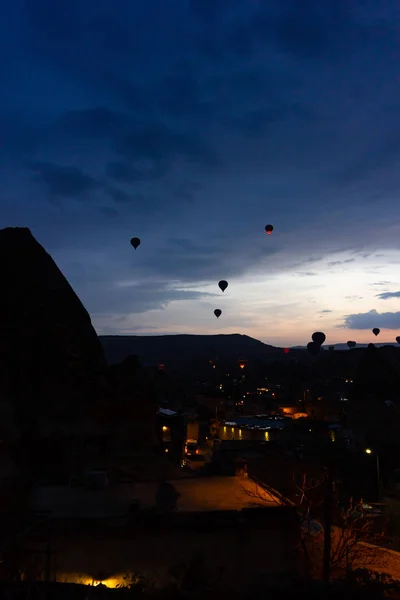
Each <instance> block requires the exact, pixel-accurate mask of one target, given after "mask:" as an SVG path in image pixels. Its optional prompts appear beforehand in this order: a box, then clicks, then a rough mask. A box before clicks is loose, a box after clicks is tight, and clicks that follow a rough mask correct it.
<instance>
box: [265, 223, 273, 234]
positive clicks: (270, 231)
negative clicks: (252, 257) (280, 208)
mask: <svg viewBox="0 0 400 600" xmlns="http://www.w3.org/2000/svg"><path fill="white" fill-rule="evenodd" d="M273 230H274V228H273V226H272V225H266V226H265V231H266V232H267V233H268V235H271V233H272V232H273Z"/></svg>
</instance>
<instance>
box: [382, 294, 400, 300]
mask: <svg viewBox="0 0 400 600" xmlns="http://www.w3.org/2000/svg"><path fill="white" fill-rule="evenodd" d="M377 296H378V298H380V299H381V300H389V299H390V298H400V292H383V293H382V294H377Z"/></svg>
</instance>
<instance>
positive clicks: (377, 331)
mask: <svg viewBox="0 0 400 600" xmlns="http://www.w3.org/2000/svg"><path fill="white" fill-rule="evenodd" d="M380 332H381V330H380V329H378V327H374V328H373V330H372V333H373V334H374V335H379V334H380Z"/></svg>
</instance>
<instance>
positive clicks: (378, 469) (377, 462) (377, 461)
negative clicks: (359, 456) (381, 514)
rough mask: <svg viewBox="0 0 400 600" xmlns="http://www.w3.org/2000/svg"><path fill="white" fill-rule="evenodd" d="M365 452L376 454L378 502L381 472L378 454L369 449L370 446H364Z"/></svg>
mask: <svg viewBox="0 0 400 600" xmlns="http://www.w3.org/2000/svg"><path fill="white" fill-rule="evenodd" d="M365 454H375V456H376V476H377V478H378V502H379V500H380V495H381V494H380V491H381V474H380V466H379V454H378V453H377V452H376V451H374V450H371V448H365Z"/></svg>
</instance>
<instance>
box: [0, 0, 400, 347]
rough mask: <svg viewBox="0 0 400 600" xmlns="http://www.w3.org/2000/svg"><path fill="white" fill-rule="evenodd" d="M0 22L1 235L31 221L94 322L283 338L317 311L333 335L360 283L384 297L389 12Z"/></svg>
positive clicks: (105, 326)
mask: <svg viewBox="0 0 400 600" xmlns="http://www.w3.org/2000/svg"><path fill="white" fill-rule="evenodd" d="M5 11H6V13H5V15H4V19H2V22H1V23H0V63H1V66H2V69H1V70H0V73H1V75H0V83H1V87H2V90H4V93H3V94H2V96H1V98H0V126H1V131H2V137H1V146H0V158H1V161H0V164H2V167H0V177H1V182H2V208H1V209H0V211H1V212H0V217H1V220H0V223H1V225H2V226H7V225H22V226H29V227H30V228H31V229H32V231H33V233H34V234H35V235H36V236H37V238H38V239H39V241H40V242H41V243H42V244H43V245H44V246H45V247H46V248H47V249H48V250H49V251H50V252H51V253H52V254H53V256H54V257H55V259H56V260H57V262H58V263H59V264H60V266H61V267H62V268H63V270H64V272H65V274H66V276H67V277H68V278H69V279H70V280H71V283H73V285H74V286H75V288H76V291H77V293H78V294H79V295H80V296H81V297H82V299H83V300H84V302H85V304H86V306H87V308H88V310H89V312H90V313H91V314H92V316H93V318H94V321H95V323H96V324H98V327H99V330H104V331H106V330H107V331H111V330H113V328H115V332H116V333H117V332H118V331H120V330H121V328H120V326H119V325H118V323H122V322H123V323H124V331H127V330H130V331H133V330H135V327H137V328H139V327H143V326H145V329H146V328H147V331H152V330H153V329H152V328H153V327H156V328H157V327H158V328H159V329H158V330H159V331H166V330H168V328H170V330H171V331H188V330H190V331H192V332H194V333H195V332H199V331H205V330H207V331H208V332H210V333H211V332H212V331H218V332H219V333H221V332H223V327H226V330H231V328H236V331H244V329H245V330H246V332H247V333H250V334H254V335H258V336H259V337H262V338H263V339H265V340H266V341H268V339H269V337H273V338H274V340H275V341H279V340H281V341H282V344H288V343H291V342H292V341H293V343H297V341H301V340H300V338H301V339H302V338H303V337H305V338H306V339H307V338H308V337H309V336H308V328H312V321H313V319H315V314H316V312H318V323H319V325H318V327H319V328H320V327H321V320H322V319H321V317H323V319H326V329H327V330H329V331H331V335H332V336H334V335H338V334H337V329H336V326H337V324H338V323H341V322H342V321H343V318H344V315H346V314H348V313H349V310H350V308H349V304H351V310H354V314H352V315H350V316H349V317H346V319H347V320H346V323H347V326H352V325H353V324H354V323H358V322H360V321H357V320H356V321H354V320H352V318H353V317H359V316H360V315H361V316H362V315H363V314H364V315H370V312H368V311H370V309H371V306H374V301H375V298H376V296H375V294H373V287H372V283H373V282H376V279H377V274H379V276H382V277H385V278H386V279H387V280H388V281H390V285H391V286H395V287H392V288H391V289H396V287H397V289H399V287H400V281H398V282H397V281H395V277H394V276H392V273H393V269H394V267H391V265H394V264H395V263H396V260H398V258H399V257H398V256H395V255H394V254H393V253H394V252H396V249H397V246H398V243H397V240H398V236H399V226H398V225H396V223H399V222H400V220H399V216H400V215H399V212H400V209H399V208H398V201H397V190H398V186H399V184H400V171H399V170H398V168H397V165H398V160H399V157H400V143H399V141H398V140H399V139H400V125H399V123H400V121H399V115H400V86H399V82H398V77H397V74H398V52H399V37H398V26H399V24H400V23H399V14H398V6H397V3H396V2H395V0H389V1H388V2H386V3H385V4H382V5H379V4H378V3H369V4H367V5H366V4H365V2H361V0H356V1H355V2H352V3H351V5H350V4H349V3H348V2H345V1H344V0H339V1H338V0H326V1H325V2H318V1H317V0H302V1H300V0H289V1H288V2H284V3H282V2H278V1H277V0H276V1H273V2H269V3H260V2H258V0H249V1H248V2H246V3H243V2H240V1H239V0H220V1H218V2H215V1H211V0H190V1H188V0H170V1H169V2H167V3H166V2H165V1H164V0H149V1H148V2H147V3H132V2H129V1H128V0H121V2H119V4H118V10H116V9H115V7H114V6H113V5H112V4H111V3H108V2H104V1H100V2H94V0H88V1H87V2H84V3H82V2H79V1H78V0H59V1H58V2H57V3H54V2H52V1H51V0H28V1H27V2H24V1H23V0H15V2H13V3H11V4H9V5H8V6H7V7H6V9H5ZM267 222H268V223H273V224H274V228H275V229H274V233H273V235H272V236H268V237H267V236H266V235H265V232H264V226H265V224H266V223H267ZM134 235H135V236H136V235H137V236H139V237H140V238H141V240H142V244H141V246H140V248H139V249H138V250H137V252H135V253H134V254H133V253H132V248H131V247H130V246H129V240H130V238H131V237H132V236H134ZM383 271H384V272H385V274H384V275H383V274H382V273H383ZM83 272H84V276H83V275H82V273H83ZM351 273H353V277H349V278H348V275H349V274H351ZM328 274H330V277H328ZM221 278H227V279H229V281H230V287H229V294H231V295H230V296H229V294H228V295H227V296H224V298H221V300H224V301H226V302H225V304H226V305H227V306H226V310H224V313H223V315H224V319H225V320H223V319H222V317H221V319H219V320H218V325H217V324H216V323H215V320H213V319H210V320H207V318H208V317H207V318H206V315H212V311H213V310H214V308H215V303H214V300H216V299H214V298H213V296H208V295H207V294H213V293H214V291H215V286H216V283H217V281H218V280H219V279H221ZM355 280H357V282H358V285H357V289H353V281H355ZM333 281H334V282H335V284H334V285H335V287H334V288H333V287H330V286H332V285H333V284H332V282H333ZM385 281H386V280H385ZM121 282H125V284H126V285H120V283H121ZM129 282H134V283H135V285H134V286H130V285H128V283H129ZM345 282H347V283H345ZM386 285H387V284H386V283H385V286H386ZM349 288H352V289H351V290H350V291H351V293H350V292H349V291H348V290H349ZM361 289H362V290H363V291H362V293H360V290H361ZM371 289H372V292H371ZM182 290H184V291H182ZM339 290H342V291H341V292H340V296H339ZM375 291H376V288H375ZM399 294H400V293H399V292H389V291H384V292H382V293H381V294H379V296H378V297H379V299H381V300H387V301H388V302H392V301H393V302H395V300H396V298H398V296H399ZM345 297H347V300H346V302H344V298H345ZM272 298H273V299H274V300H273V301H272ZM288 299H290V302H287V300H288ZM357 302H358V303H360V302H362V305H359V306H358V307H356V306H355V305H354V303H357ZM368 302H369V303H370V304H369V306H367V303H368ZM287 304H289V305H290V307H288V308H282V307H283V306H286V305H287ZM313 304H314V305H318V308H316V311H314V312H311V313H309V312H308V311H309V308H308V307H309V306H310V305H313ZM353 305H354V309H353ZM157 310H159V311H160V312H159V313H157ZM357 310H359V311H365V312H359V313H358V312H357ZM393 310H395V307H393ZM154 311H155V312H154ZM149 312H151V315H150V316H149V315H148V316H147V317H146V315H141V313H146V314H147V313H149ZM389 314H391V315H396V312H393V313H382V314H381V315H379V318H381V317H382V318H383V316H384V315H389ZM107 315H108V316H107ZM177 315H180V316H179V319H178V317H177ZM372 316H373V315H372ZM147 318H148V319H149V321H148V322H146V323H147V324H146V323H145V324H143V319H147ZM310 320H311V323H310ZM385 322H386V323H387V324H389V323H391V324H392V325H393V327H397V325H395V323H396V321H395V318H394V320H393V319H392V318H389V317H388V318H387V321H385ZM221 323H222V324H221ZM245 323H246V325H245ZM271 323H273V324H274V325H273V330H271ZM100 324H101V325H100ZM376 326H379V325H376ZM381 326H382V327H384V325H381ZM386 326H387V327H389V325H386ZM216 328H217V329H216ZM221 328H222V329H221ZM389 329H390V327H389ZM138 330H139V329H138ZM234 330H235V329H234ZM339 341H341V340H339Z"/></svg>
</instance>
